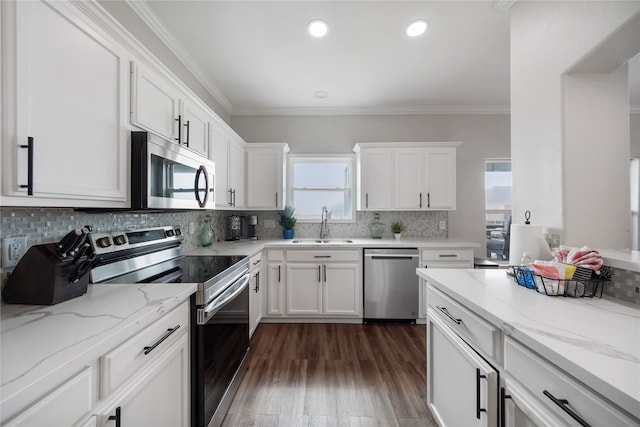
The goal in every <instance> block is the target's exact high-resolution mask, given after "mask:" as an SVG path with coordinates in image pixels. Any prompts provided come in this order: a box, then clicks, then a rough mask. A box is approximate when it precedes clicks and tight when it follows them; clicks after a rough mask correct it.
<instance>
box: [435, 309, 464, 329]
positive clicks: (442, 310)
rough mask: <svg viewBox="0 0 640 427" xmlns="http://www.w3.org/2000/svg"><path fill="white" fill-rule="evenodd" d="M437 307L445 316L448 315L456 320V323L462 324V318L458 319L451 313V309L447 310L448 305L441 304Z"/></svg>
mask: <svg viewBox="0 0 640 427" xmlns="http://www.w3.org/2000/svg"><path fill="white" fill-rule="evenodd" d="M436 308H437V309H438V310H440V311H441V312H442V314H444V315H445V316H447V317H448V318H449V319H451V320H452V321H453V322H455V323H456V324H458V325H459V324H460V323H462V319H456V318H455V317H453V316H452V315H451V314H450V313H449V310H447V307H440V306H439V305H436Z"/></svg>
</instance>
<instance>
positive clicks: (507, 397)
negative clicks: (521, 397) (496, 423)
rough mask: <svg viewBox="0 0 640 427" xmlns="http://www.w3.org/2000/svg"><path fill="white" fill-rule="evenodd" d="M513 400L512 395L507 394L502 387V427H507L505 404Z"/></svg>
mask: <svg viewBox="0 0 640 427" xmlns="http://www.w3.org/2000/svg"><path fill="white" fill-rule="evenodd" d="M507 399H511V395H509V394H507V393H506V392H505V390H504V387H500V427H507V419H506V408H505V402H506V400H507Z"/></svg>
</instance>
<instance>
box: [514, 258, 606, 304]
mask: <svg viewBox="0 0 640 427" xmlns="http://www.w3.org/2000/svg"><path fill="white" fill-rule="evenodd" d="M510 269H511V274H510V275H511V276H513V278H514V281H515V282H516V283H517V284H518V285H520V286H524V287H526V288H529V289H535V290H536V291H538V292H539V293H541V294H545V295H547V296H554V297H555V296H565V297H574V298H585V297H586V298H593V297H598V298H602V291H603V289H604V284H605V283H607V282H609V281H611V273H610V272H609V270H608V269H606V268H605V267H602V269H601V274H600V275H595V274H593V273H592V272H591V270H588V269H585V268H582V270H588V271H589V273H588V275H587V273H585V272H582V274H579V275H578V278H573V279H563V280H558V279H551V278H548V277H543V276H540V275H538V274H535V273H534V272H533V270H532V269H531V268H529V267H519V266H511V267H510ZM594 276H595V277H594Z"/></svg>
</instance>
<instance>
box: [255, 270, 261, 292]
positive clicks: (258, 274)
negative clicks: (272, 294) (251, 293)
mask: <svg viewBox="0 0 640 427" xmlns="http://www.w3.org/2000/svg"><path fill="white" fill-rule="evenodd" d="M259 290H260V272H259V271H258V272H257V273H256V292H258V291H259Z"/></svg>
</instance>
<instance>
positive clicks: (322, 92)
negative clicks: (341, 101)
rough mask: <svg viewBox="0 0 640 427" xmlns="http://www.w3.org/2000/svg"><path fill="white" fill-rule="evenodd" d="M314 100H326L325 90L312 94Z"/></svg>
mask: <svg viewBox="0 0 640 427" xmlns="http://www.w3.org/2000/svg"><path fill="white" fill-rule="evenodd" d="M313 95H314V96H315V97H316V98H320V99H322V98H326V97H327V96H329V92H327V91H326V90H318V91H316V92H314V94H313Z"/></svg>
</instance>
